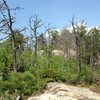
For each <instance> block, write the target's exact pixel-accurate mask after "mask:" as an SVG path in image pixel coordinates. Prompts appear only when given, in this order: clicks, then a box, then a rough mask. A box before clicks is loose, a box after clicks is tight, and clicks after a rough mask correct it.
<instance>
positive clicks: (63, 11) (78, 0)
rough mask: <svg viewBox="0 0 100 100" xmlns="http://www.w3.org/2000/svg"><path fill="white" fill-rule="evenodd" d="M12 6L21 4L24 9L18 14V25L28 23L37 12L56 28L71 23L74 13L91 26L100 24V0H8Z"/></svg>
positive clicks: (77, 18) (43, 19) (42, 18)
mask: <svg viewBox="0 0 100 100" xmlns="http://www.w3.org/2000/svg"><path fill="white" fill-rule="evenodd" d="M8 3H9V5H10V6H11V7H16V6H21V7H22V8H24V10H21V11H18V12H17V14H16V19H17V23H16V26H17V27H23V26H27V25H28V18H29V17H30V16H31V15H34V14H35V13H37V14H38V15H39V18H40V19H41V20H42V21H43V23H45V24H47V23H50V24H51V26H54V27H56V28H63V27H65V26H67V25H70V20H71V18H72V16H73V15H75V16H76V20H77V21H80V20H82V19H84V20H85V22H87V25H89V26H98V25H100V0H8Z"/></svg>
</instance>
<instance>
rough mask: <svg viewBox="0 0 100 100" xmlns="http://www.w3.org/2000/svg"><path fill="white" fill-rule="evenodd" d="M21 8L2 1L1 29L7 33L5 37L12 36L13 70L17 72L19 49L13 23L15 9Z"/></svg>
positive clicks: (0, 6) (0, 8)
mask: <svg viewBox="0 0 100 100" xmlns="http://www.w3.org/2000/svg"><path fill="white" fill-rule="evenodd" d="M19 9H20V7H16V8H14V9H12V8H10V7H9V5H8V4H7V1H6V0H2V2H0V14H1V15H0V16H1V23H0V25H1V26H0V27H1V28H2V30H1V31H2V33H3V34H6V35H7V36H6V37H5V38H7V37H9V36H11V37H12V53H13V70H14V71H15V72H16V71H17V61H16V50H17V49H16V39H15V34H16V32H15V31H14V28H13V24H14V23H15V17H14V16H13V14H12V13H13V11H15V10H19ZM5 38H3V39H5ZM1 40H2V39H1Z"/></svg>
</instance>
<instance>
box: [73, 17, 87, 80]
mask: <svg viewBox="0 0 100 100" xmlns="http://www.w3.org/2000/svg"><path fill="white" fill-rule="evenodd" d="M71 23H72V27H73V33H74V36H75V41H76V52H77V63H78V81H79V80H80V76H81V72H82V62H83V54H84V53H85V51H84V49H85V43H84V35H85V33H86V29H85V28H86V26H85V25H84V22H82V23H80V25H78V24H77V23H76V24H75V22H74V17H73V18H72V21H71Z"/></svg>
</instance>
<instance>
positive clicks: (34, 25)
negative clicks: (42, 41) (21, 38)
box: [29, 14, 42, 66]
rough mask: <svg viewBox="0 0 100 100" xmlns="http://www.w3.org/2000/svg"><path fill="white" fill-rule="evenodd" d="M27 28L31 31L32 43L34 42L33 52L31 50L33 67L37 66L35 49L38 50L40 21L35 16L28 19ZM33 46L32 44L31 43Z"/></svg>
mask: <svg viewBox="0 0 100 100" xmlns="http://www.w3.org/2000/svg"><path fill="white" fill-rule="evenodd" d="M29 26H30V29H31V31H32V34H31V36H32V39H33V40H32V41H34V47H32V48H34V52H33V50H32V52H33V53H34V56H35V66H37V48H38V31H37V30H38V29H39V28H40V27H41V26H42V24H41V20H40V19H39V18H38V15H36V14H35V16H34V17H31V18H29ZM32 45H33V42H32Z"/></svg>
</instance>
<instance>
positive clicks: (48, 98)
mask: <svg viewBox="0 0 100 100" xmlns="http://www.w3.org/2000/svg"><path fill="white" fill-rule="evenodd" d="M28 100H100V94H97V93H94V92H92V91H90V90H89V89H88V88H84V87H77V86H70V85H66V84H64V83H49V84H48V86H47V89H46V90H45V92H44V93H43V94H41V95H38V96H33V97H30V98H29V99H28Z"/></svg>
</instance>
